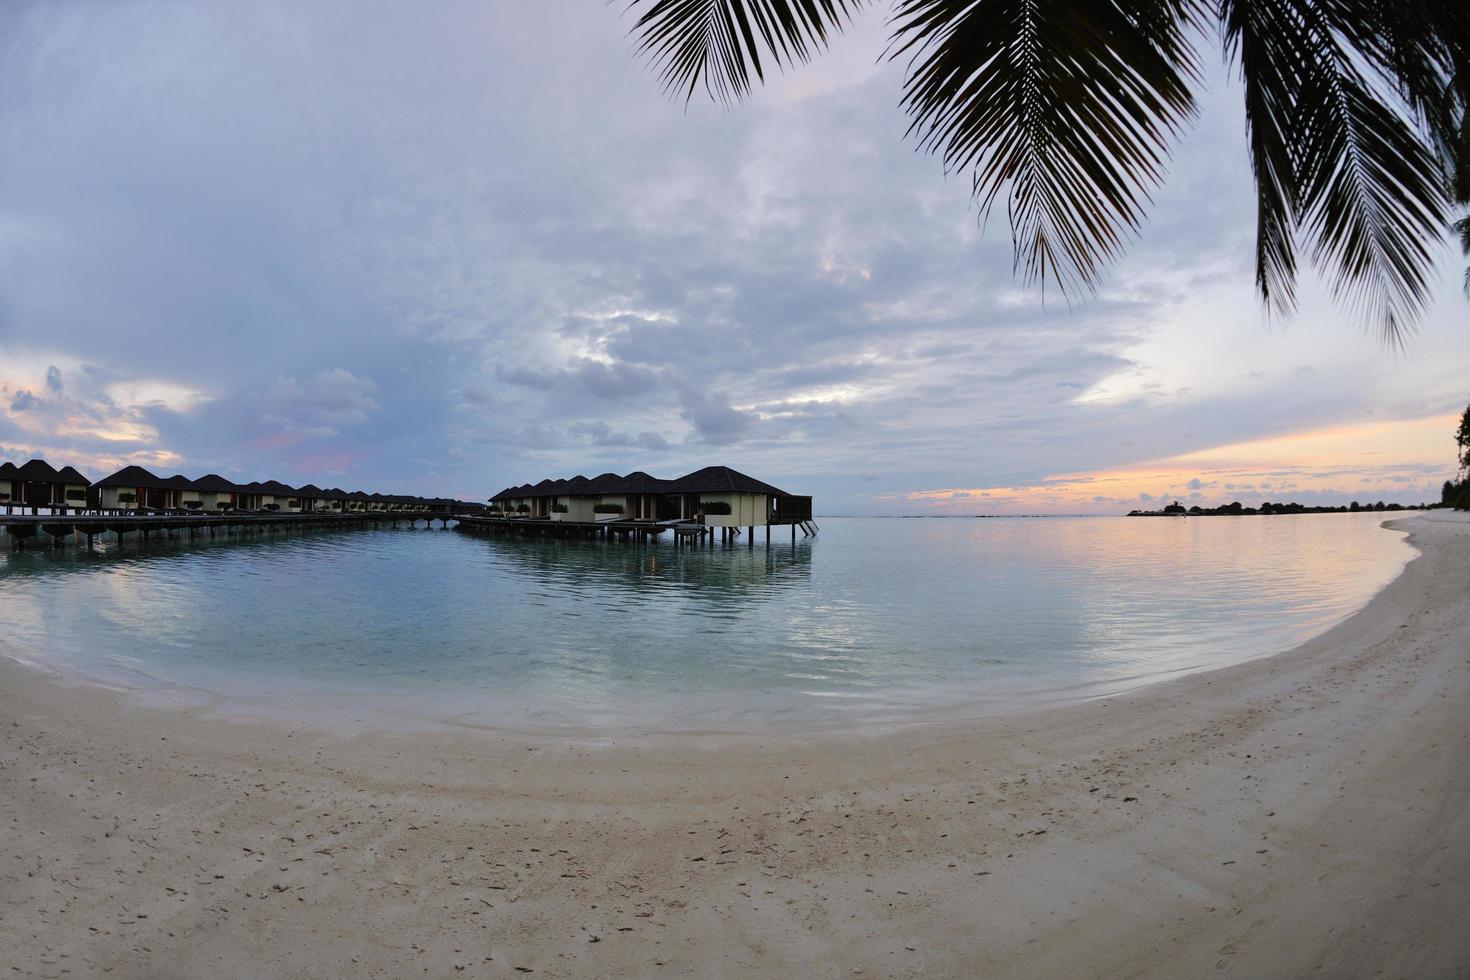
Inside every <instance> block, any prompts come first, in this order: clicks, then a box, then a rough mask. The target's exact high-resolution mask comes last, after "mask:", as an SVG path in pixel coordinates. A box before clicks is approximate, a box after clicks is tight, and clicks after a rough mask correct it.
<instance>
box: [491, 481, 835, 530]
mask: <svg viewBox="0 0 1470 980" xmlns="http://www.w3.org/2000/svg"><path fill="white" fill-rule="evenodd" d="M811 503H812V498H811V497H804V496H796V495H793V494H788V493H786V492H785V491H784V490H780V489H778V488H776V487H773V486H771V485H770V484H769V483H763V482H761V481H760V480H757V479H755V478H754V477H750V476H746V475H745V474H744V473H741V472H739V471H738V470H732V469H730V468H729V467H728V466H707V467H705V468H704V469H701V470H695V471H694V472H693V473H689V474H686V475H684V476H681V477H679V478H678V479H676V480H662V479H659V478H658V477H655V476H650V475H649V474H647V473H644V472H643V471H641V470H637V471H634V472H632V473H629V474H628V475H627V476H618V475H617V474H616V473H604V474H602V475H601V476H597V477H593V478H592V479H590V480H589V479H587V478H586V477H584V476H575V477H572V478H571V479H570V480H551V479H546V480H542V481H541V482H540V483H537V484H535V485H530V484H523V485H521V486H518V487H507V488H506V489H504V490H502V491H500V492H499V493H497V494H496V495H495V496H493V497H491V498H490V504H491V510H492V511H499V512H500V513H501V514H504V515H507V516H511V517H525V518H530V519H535V518H549V519H551V520H554V521H574V522H595V521H629V522H661V521H698V522H699V523H702V524H705V525H707V526H712V527H758V526H761V525H770V524H795V523H799V522H801V521H808V520H811V517H812V510H811Z"/></svg>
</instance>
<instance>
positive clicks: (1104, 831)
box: [0, 513, 1470, 977]
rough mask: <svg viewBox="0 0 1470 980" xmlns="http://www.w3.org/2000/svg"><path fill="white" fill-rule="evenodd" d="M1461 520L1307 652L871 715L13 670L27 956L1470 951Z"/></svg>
mask: <svg viewBox="0 0 1470 980" xmlns="http://www.w3.org/2000/svg"><path fill="white" fill-rule="evenodd" d="M1457 516H1459V515H1448V514H1440V513H1436V514H1433V515H1430V516H1428V517H1415V518H1410V519H1407V520H1405V521H1404V522H1402V523H1401V524H1400V525H1399V526H1400V527H1401V528H1403V529H1405V530H1409V531H1410V532H1411V533H1412V538H1411V540H1412V543H1413V544H1415V545H1416V547H1418V548H1419V549H1420V550H1421V551H1422V552H1423V554H1422V556H1421V557H1420V558H1418V559H1416V560H1414V561H1413V562H1411V563H1410V564H1409V566H1408V567H1407V568H1406V569H1405V571H1404V574H1403V575H1402V576H1401V577H1400V578H1399V579H1397V580H1396V581H1395V582H1393V583H1392V584H1391V585H1390V586H1389V587H1388V588H1387V589H1385V590H1384V591H1383V592H1382V593H1380V594H1379V595H1378V596H1377V597H1375V598H1374V599H1373V600H1372V602H1370V603H1369V605H1368V606H1367V607H1366V608H1365V609H1364V610H1362V611H1361V612H1360V613H1358V614H1357V615H1355V616H1354V617H1352V618H1351V619H1349V620H1348V621H1346V622H1344V623H1342V624H1341V625H1339V626H1337V627H1336V628H1334V629H1333V630H1331V631H1330V632H1329V633H1327V634H1324V635H1323V636H1321V637H1319V638H1317V639H1315V640H1313V641H1311V642H1309V643H1307V644H1305V645H1303V646H1301V647H1299V648H1297V649H1295V650H1292V651H1290V652H1288V653H1284V654H1280V655H1278V656H1275V657H1269V658H1264V659H1261V660H1257V661H1253V662H1251V663H1246V664H1240V665H1236V666H1233V667H1229V668H1225V669H1222V670H1217V671H1213V672H1209V673H1202V674H1195V675H1190V676H1186V677H1181V678H1178V679H1176V680H1172V681H1166V682H1162V683H1158V684H1154V685H1150V686H1148V687H1147V688H1144V689H1142V690H1140V691H1137V692H1134V693H1132V694H1128V695H1123V696H1118V697H1113V698H1108V699H1106V700H1100V701H1095V702H1090V703H1086V704H1082V705H1075V706H1070V707H1065V708H1056V709H1048V710H1042V711H1036V712H1032V713H1028V714H1025V715H1018V716H1012V717H1007V718H989V719H981V720H975V721H946V722H943V723H935V724H925V725H916V726H913V727H909V728H905V729H902V730H898V731H887V732H883V733H874V734H871V735H861V734H845V735H821V736H812V737H795V736H789V735H782V736H779V737H771V738H758V737H746V736H741V737H735V736H657V737H635V738H622V737H619V738H616V739H603V738H597V737H594V736H590V735H589V736H587V737H582V738H578V737H566V736H559V737H550V736H528V735H518V734H514V733H508V732H496V731H485V730H467V729H466V730H457V731H448V732H403V731H397V732H392V731H387V732H365V733H357V734H344V733H342V732H340V731H330V730H323V729H320V728H314V727H312V726H310V725H308V724H305V723H301V724H285V723H280V722H264V721H256V722H246V721H240V720H225V719H220V718H216V717H208V716H205V715H204V714H203V712H202V710H201V709H198V708H182V709H162V708H156V707H144V706H140V705H139V703H138V702H137V699H136V698H135V697H133V696H132V695H130V694H128V693H125V692H115V691H108V690H105V689H100V688H97V687H93V686H87V685H82V684H77V683H72V682H67V681H64V680H58V679H57V678H55V677H52V676H50V675H47V674H44V673H42V672H40V671H37V670H34V669H30V668H26V667H23V666H20V665H17V664H13V663H9V662H4V663H0V827H3V828H4V831H3V833H4V836H3V847H0V969H3V970H4V971H5V972H6V973H8V974H9V975H11V976H31V975H38V976H61V975H72V976H85V975H95V974H101V973H106V974H107V975H109V976H116V977H173V976H177V977H196V976H283V977H286V976H290V977H297V976H320V977H333V976H348V977H352V976H363V977H396V976H407V975H419V976H436V977H437V976H459V975H482V976H502V975H503V976H548V977H572V976H576V977H582V976H658V975H669V976H685V975H698V976H748V975H767V976H774V975H785V976H813V977H824V976H826V977H836V976H844V977H850V976H854V975H862V976H869V977H871V976H919V975H950V976H977V975H984V976H1200V975H1204V974H1214V973H1224V974H1227V975H1237V976H1247V977H1273V976H1302V975H1306V974H1319V975H1323V976H1344V975H1353V976H1367V975H1379V974H1381V975H1385V976H1418V977H1426V976H1428V977H1435V976H1445V977H1449V976H1465V975H1467V974H1470V766H1467V765H1466V759H1467V758H1470V580H1467V574H1466V573H1467V570H1470V522H1465V521H1462V520H1457V519H1456V518H1457ZM1283 519H1291V518H1283ZM1306 519H1310V518H1306Z"/></svg>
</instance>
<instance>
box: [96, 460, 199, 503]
mask: <svg viewBox="0 0 1470 980" xmlns="http://www.w3.org/2000/svg"><path fill="white" fill-rule="evenodd" d="M177 493H178V491H177V490H175V489H174V488H173V487H170V486H169V485H168V482H167V481H166V480H164V479H162V478H161V477H158V476H154V475H153V474H152V473H150V472H148V471H147V470H145V469H144V468H143V467H141V466H124V467H123V468H122V469H120V470H118V471H117V472H116V473H114V474H112V475H111V476H107V477H103V478H102V479H100V480H98V481H97V482H96V483H94V484H92V506H94V507H100V508H103V509H105V510H138V509H140V508H149V509H156V510H163V509H168V508H173V507H177V506H178V501H177V499H176V498H177Z"/></svg>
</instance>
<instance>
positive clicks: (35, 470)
mask: <svg viewBox="0 0 1470 980" xmlns="http://www.w3.org/2000/svg"><path fill="white" fill-rule="evenodd" d="M60 475H61V474H59V473H57V472H56V469H55V467H53V466H52V465H51V464H50V463H48V462H46V461H45V460H44V459H33V460H30V461H29V462H26V463H22V464H21V465H20V468H19V469H18V470H17V472H16V476H15V478H16V479H18V480H29V481H30V482H31V483H60V482H62V481H61V480H60V479H58V477H60Z"/></svg>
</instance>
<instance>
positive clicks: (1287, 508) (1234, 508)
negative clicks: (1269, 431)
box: [1128, 500, 1440, 517]
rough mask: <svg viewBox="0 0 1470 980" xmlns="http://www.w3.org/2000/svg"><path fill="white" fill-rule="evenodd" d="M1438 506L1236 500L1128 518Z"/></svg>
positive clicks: (1137, 513)
mask: <svg viewBox="0 0 1470 980" xmlns="http://www.w3.org/2000/svg"><path fill="white" fill-rule="evenodd" d="M1437 506H1440V505H1438V504H1408V505H1405V504H1385V503H1384V502H1383V501H1381V500H1380V501H1378V503H1376V504H1360V503H1358V502H1357V501H1356V500H1354V501H1353V502H1352V503H1350V504H1347V505H1345V506H1342V507H1309V506H1307V505H1306V504H1298V503H1289V504H1273V503H1271V502H1270V501H1269V500H1268V501H1266V502H1265V503H1263V504H1261V506H1259V507H1246V506H1244V505H1242V504H1241V502H1240V501H1238V500H1236V501H1233V502H1231V503H1228V504H1221V505H1220V506H1218V507H1201V506H1199V505H1198V504H1195V505H1194V506H1193V507H1185V506H1184V505H1183V504H1181V503H1180V502H1179V501H1177V500H1176V501H1174V502H1173V503H1172V504H1169V505H1168V506H1167V507H1165V508H1164V509H1163V510H1130V511H1129V512H1128V516H1129V517H1240V516H1243V515H1245V514H1358V513H1363V512H1367V511H1390V510H1429V509H1431V508H1432V507H1437Z"/></svg>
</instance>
